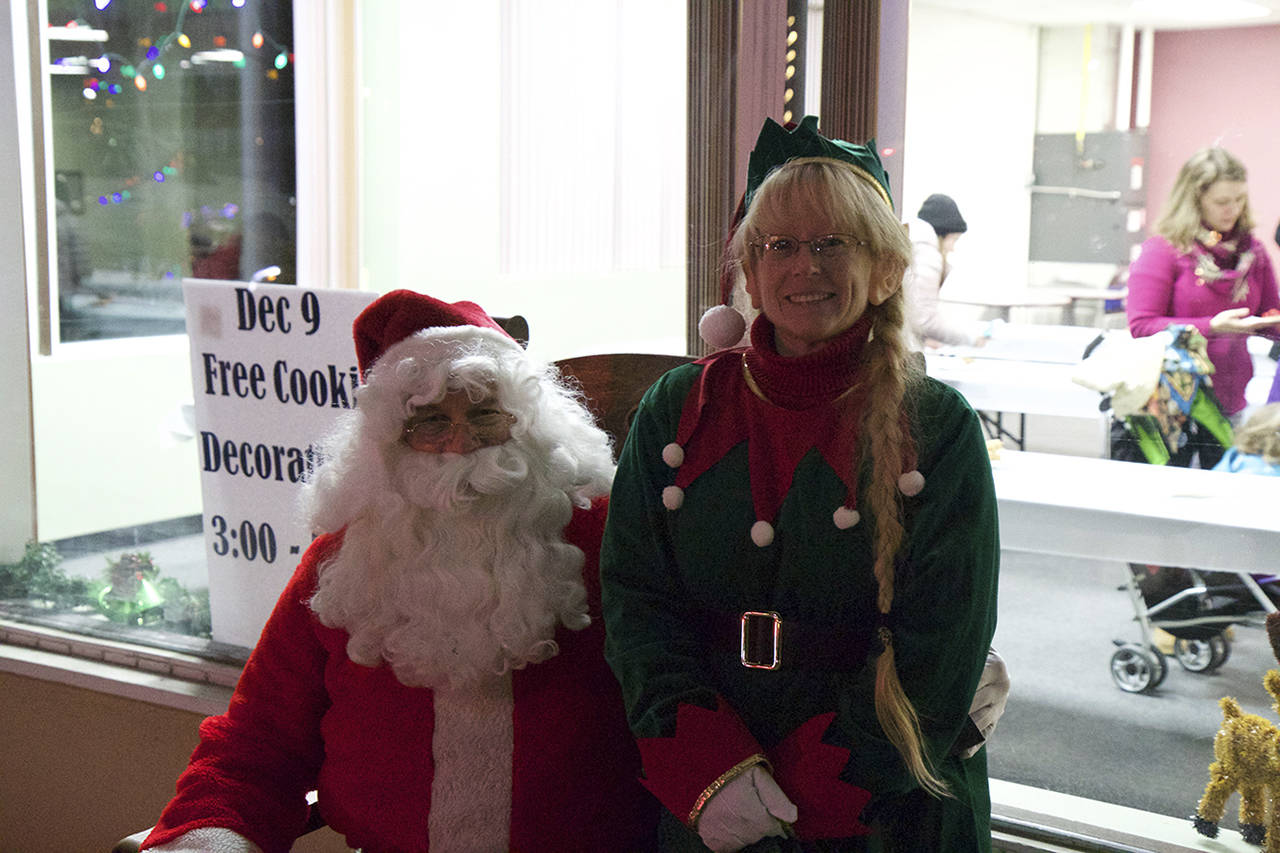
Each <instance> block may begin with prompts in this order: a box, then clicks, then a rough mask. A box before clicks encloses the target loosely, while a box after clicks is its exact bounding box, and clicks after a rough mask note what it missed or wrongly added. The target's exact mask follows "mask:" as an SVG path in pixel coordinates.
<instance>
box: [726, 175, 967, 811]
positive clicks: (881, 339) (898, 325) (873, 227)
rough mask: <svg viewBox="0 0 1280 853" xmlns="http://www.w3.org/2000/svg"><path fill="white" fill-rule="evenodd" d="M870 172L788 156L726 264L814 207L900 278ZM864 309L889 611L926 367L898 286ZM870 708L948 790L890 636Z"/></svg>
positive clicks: (881, 607) (920, 778)
mask: <svg viewBox="0 0 1280 853" xmlns="http://www.w3.org/2000/svg"><path fill="white" fill-rule="evenodd" d="M873 180H874V179H872V178H871V177H870V176H869V175H867V174H866V173H865V172H862V171H861V170H859V169H856V168H854V167H853V166H851V165H849V164H847V163H843V162H841V161H839V160H831V159H827V158H820V157H809V158H800V159H796V160H791V161H788V162H787V163H784V164H783V165H782V166H779V167H778V168H777V169H775V170H774V171H773V172H771V173H770V174H769V176H768V177H767V178H765V180H764V182H763V183H761V185H760V188H759V190H757V191H756V194H755V197H754V199H753V201H752V205H751V209H750V210H748V211H747V214H746V216H745V217H744V218H743V220H742V223H741V224H740V226H739V228H738V230H737V232H736V233H735V234H734V237H733V239H732V241H731V243H730V245H729V247H728V248H729V258H728V260H727V262H728V263H732V264H737V265H740V266H741V265H746V266H750V265H751V264H752V263H753V262H754V261H753V257H752V252H751V249H750V243H751V241H753V240H755V239H756V238H757V237H760V236H761V235H763V234H767V233H778V232H779V231H785V229H786V227H787V220H786V219H785V218H784V217H786V216H787V215H790V214H793V213H794V212H795V211H797V210H810V211H815V212H820V213H821V215H822V216H824V217H827V218H829V219H830V220H831V222H832V225H833V227H834V228H836V229H838V230H839V231H842V232H847V233H850V234H853V235H854V236H856V237H858V238H859V239H861V240H866V241H867V243H868V246H867V250H868V252H869V253H870V255H871V257H872V259H873V261H874V263H873V265H872V275H875V276H892V277H893V281H895V282H900V281H901V279H902V274H903V272H904V271H905V270H906V268H907V266H908V265H909V264H910V263H911V251H912V250H911V241H910V239H909V238H908V237H907V233H906V231H905V230H904V228H903V227H902V223H900V222H899V221H898V219H897V217H896V216H895V215H894V212H893V209H892V208H891V207H890V206H889V205H887V204H886V203H885V201H884V198H883V197H882V196H881V194H880V192H879V191H878V190H877V188H876V186H875V185H874V184H873V183H872V182H873ZM866 313H867V314H868V315H869V316H870V317H871V333H870V338H869V340H868V341H867V344H866V349H865V350H864V352H865V357H864V358H865V364H866V374H865V376H866V382H867V385H868V389H869V390H868V393H867V406H866V408H865V409H864V411H863V415H862V424H861V430H860V435H861V439H860V445H861V446H860V447H859V449H858V451H857V453H858V457H857V458H855V459H853V460H850V464H851V465H857V464H859V462H860V460H861V459H863V458H866V457H867V456H868V455H869V456H870V458H871V464H872V476H871V481H870V485H869V486H868V489H867V493H866V501H867V504H868V506H869V507H870V509H871V516H872V517H873V518H874V519H875V530H874V539H873V548H874V559H873V564H872V570H873V572H874V573H875V577H876V582H877V583H878V585H879V591H878V595H877V601H876V609H877V611H878V612H879V613H880V614H881V615H882V616H885V617H887V616H888V614H889V612H890V610H891V608H892V606H893V591H894V558H895V557H896V555H897V553H898V549H899V547H900V546H901V544H902V538H903V534H904V527H903V521H902V496H901V491H900V490H899V488H898V478H899V477H900V476H901V475H902V474H903V460H904V451H907V450H908V449H909V448H910V453H909V454H906V455H909V456H910V457H911V458H914V448H911V437H910V435H909V434H908V432H907V430H906V428H905V427H906V424H907V420H906V419H904V418H903V411H904V408H905V407H906V406H907V405H909V403H910V400H911V398H912V396H913V395H912V394H911V393H910V392H911V389H912V387H913V386H915V385H916V384H918V383H919V382H920V381H921V380H922V379H923V376H924V372H923V370H922V367H921V365H920V364H919V363H918V361H917V360H916V359H915V358H913V357H912V355H911V351H910V349H909V347H908V339H907V331H906V299H905V296H904V295H903V292H902V288H901V287H895V288H894V290H893V291H892V293H891V295H890V296H889V298H888V299H886V300H885V301H884V302H883V303H881V304H880V305H872V304H868V305H867V308H866ZM855 475H856V472H855ZM875 707H876V718H877V719H878V720H879V721H880V726H881V728H882V729H883V730H884V733H885V735H886V736H887V737H888V738H889V740H890V742H891V743H893V745H894V747H895V748H896V749H897V750H898V754H899V755H901V756H902V761H903V763H904V764H905V765H906V767H907V769H908V770H909V771H910V773H911V775H912V776H913V777H915V779H916V781H917V782H919V784H920V786H921V787H923V788H925V789H926V790H928V791H929V792H930V793H932V794H934V795H936V796H942V795H948V796H949V795H950V792H949V791H948V789H947V786H946V783H945V782H943V781H942V780H941V779H940V778H938V776H937V774H936V773H935V772H934V769H933V762H932V760H931V759H930V757H929V756H928V754H927V753H926V751H925V746H924V738H923V736H922V734H921V731H920V718H919V715H918V714H917V712H916V709H915V706H914V705H912V703H911V699H910V698H909V697H908V696H907V695H906V692H905V691H904V690H903V688H902V682H901V681H900V680H899V678H898V671H897V666H896V664H895V659H894V648H893V642H892V638H891V635H890V637H889V642H885V643H883V649H882V651H881V653H880V655H879V657H878V658H877V660H876V687H875Z"/></svg>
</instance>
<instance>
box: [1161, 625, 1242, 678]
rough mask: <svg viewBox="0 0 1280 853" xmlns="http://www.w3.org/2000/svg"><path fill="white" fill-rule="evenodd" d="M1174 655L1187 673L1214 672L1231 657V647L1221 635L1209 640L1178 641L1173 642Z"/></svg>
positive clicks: (1215, 635)
mask: <svg viewBox="0 0 1280 853" xmlns="http://www.w3.org/2000/svg"><path fill="white" fill-rule="evenodd" d="M1173 655H1174V657H1176V658H1177V659H1178V663H1180V664H1182V668H1183V669H1185V670H1186V671H1187V672H1201V673H1207V672H1213V671H1214V670H1215V669H1217V668H1218V667H1220V666H1222V664H1224V663H1225V662H1226V660H1227V658H1228V657H1230V655H1231V646H1230V644H1229V643H1228V642H1227V640H1226V638H1225V637H1223V636H1222V635H1221V634H1214V635H1213V636H1212V637H1210V638H1209V639H1207V640H1184V639H1181V638H1179V639H1177V640H1174V642H1173Z"/></svg>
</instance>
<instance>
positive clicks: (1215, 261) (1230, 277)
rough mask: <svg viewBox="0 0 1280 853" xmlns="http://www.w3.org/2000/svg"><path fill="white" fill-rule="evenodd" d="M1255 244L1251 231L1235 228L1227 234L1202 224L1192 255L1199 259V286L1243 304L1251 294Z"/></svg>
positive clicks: (1192, 245)
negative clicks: (1250, 279) (1227, 295)
mask: <svg viewBox="0 0 1280 853" xmlns="http://www.w3.org/2000/svg"><path fill="white" fill-rule="evenodd" d="M1252 245H1253V241H1252V239H1251V237H1250V235H1249V232H1248V231H1242V230H1240V229H1239V228H1233V229H1232V230H1231V231H1229V232H1227V233H1226V234H1222V233H1220V232H1218V231H1214V230H1212V229H1210V228H1208V227H1207V226H1205V225H1203V224H1201V226H1200V229H1199V230H1198V231H1196V239H1195V242H1194V243H1192V244H1191V253H1192V254H1193V255H1195V259H1196V283H1197V284H1199V285H1201V286H1202V287H1208V288H1210V289H1211V290H1213V291H1214V292H1215V293H1221V294H1224V295H1226V294H1230V295H1231V301H1232V302H1233V303H1234V302H1243V301H1244V299H1245V297H1246V296H1247V295H1248V294H1249V269H1250V267H1252V266H1253V251H1252V250H1251V248H1246V249H1244V250H1243V251H1242V250H1241V247H1242V246H1246V247H1252Z"/></svg>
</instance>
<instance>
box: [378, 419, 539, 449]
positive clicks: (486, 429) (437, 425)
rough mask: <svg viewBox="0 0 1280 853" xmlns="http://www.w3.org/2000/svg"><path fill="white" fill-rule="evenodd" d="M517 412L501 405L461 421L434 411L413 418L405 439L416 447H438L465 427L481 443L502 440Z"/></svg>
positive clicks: (405, 432)
mask: <svg viewBox="0 0 1280 853" xmlns="http://www.w3.org/2000/svg"><path fill="white" fill-rule="evenodd" d="M515 422H516V416H515V415H512V414H508V413H507V412H504V411H501V410H500V409H486V410H484V411H481V412H476V413H475V414H472V415H467V419H466V420H465V421H463V422H462V423H458V422H456V421H452V420H450V419H449V417H448V415H445V414H443V413H437V414H431V415H427V416H425V417H422V418H418V419H417V420H412V421H410V422H409V423H407V424H405V426H404V434H403V438H404V443H405V444H407V445H409V446H410V447H411V448H413V449H414V450H422V451H428V452H431V451H438V450H439V449H440V446H441V445H443V444H444V443H445V442H446V441H448V439H449V437H450V436H451V435H453V431H454V430H455V429H459V428H461V429H465V430H466V431H467V432H468V433H469V434H470V436H471V439H472V440H473V441H474V442H475V443H476V444H479V445H480V446H482V447H491V446H492V445H495V444H502V442H504V441H506V440H507V439H508V438H510V437H511V425H512V424H514V423H515Z"/></svg>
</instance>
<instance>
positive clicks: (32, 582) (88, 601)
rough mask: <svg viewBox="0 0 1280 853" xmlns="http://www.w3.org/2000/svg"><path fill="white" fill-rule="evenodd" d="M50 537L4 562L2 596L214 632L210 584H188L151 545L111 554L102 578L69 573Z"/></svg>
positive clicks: (189, 631)
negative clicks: (169, 572)
mask: <svg viewBox="0 0 1280 853" xmlns="http://www.w3.org/2000/svg"><path fill="white" fill-rule="evenodd" d="M61 563H62V555H61V554H59V553H58V549H57V548H56V547H55V546H54V545H53V544H52V543H48V542H43V543H41V542H28V543H27V546H26V550H25V552H24V553H23V555H22V559H21V560H19V561H18V562H17V563H11V564H0V600H4V599H8V600H14V599H21V600H24V601H25V602H26V603H28V604H31V603H38V605H39V606H40V607H42V608H43V609H51V610H58V611H76V610H90V611H96V612H97V613H100V614H101V615H103V616H105V617H107V618H108V619H110V620H111V621H113V622H119V623H121V624H126V625H136V626H146V627H149V628H157V629H160V630H164V631H170V632H173V633H178V634H186V635H189V636H194V637H204V638H209V637H211V635H212V623H211V621H210V617H209V590H208V588H207V587H204V588H199V589H196V590H194V591H193V590H188V589H187V588H186V587H185V586H183V584H182V583H181V582H179V581H178V580H176V579H175V578H171V577H166V576H163V575H161V573H160V569H159V567H157V566H156V564H155V561H154V560H153V559H152V557H151V554H150V552H148V551H126V552H124V553H122V554H120V556H119V557H117V558H116V559H114V560H113V559H111V558H110V557H108V558H107V566H106V568H105V569H103V571H102V577H101V578H100V579H96V580H95V579H90V578H83V577H77V576H74V575H68V574H67V573H66V571H64V570H63V569H62V568H61V566H60V564H61Z"/></svg>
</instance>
